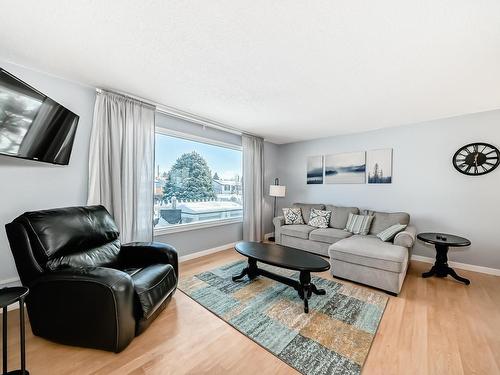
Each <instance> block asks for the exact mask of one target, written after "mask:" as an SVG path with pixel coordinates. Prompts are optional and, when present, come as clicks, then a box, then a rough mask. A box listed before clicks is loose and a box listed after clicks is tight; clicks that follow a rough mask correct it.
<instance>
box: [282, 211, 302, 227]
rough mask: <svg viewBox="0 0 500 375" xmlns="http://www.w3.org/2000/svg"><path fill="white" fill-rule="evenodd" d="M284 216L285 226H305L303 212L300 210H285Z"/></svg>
mask: <svg viewBox="0 0 500 375" xmlns="http://www.w3.org/2000/svg"><path fill="white" fill-rule="evenodd" d="M283 216H284V217H285V224H286V225H290V224H304V219H303V218H302V210H301V209H300V208H283Z"/></svg>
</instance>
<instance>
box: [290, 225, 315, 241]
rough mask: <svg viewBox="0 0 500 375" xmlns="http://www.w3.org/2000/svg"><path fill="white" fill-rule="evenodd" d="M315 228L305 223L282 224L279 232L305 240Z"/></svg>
mask: <svg viewBox="0 0 500 375" xmlns="http://www.w3.org/2000/svg"><path fill="white" fill-rule="evenodd" d="M314 229H317V228H315V227H310V226H309V225H305V224H292V225H283V226H282V227H281V234H282V235H285V236H290V237H297V238H303V239H305V240H307V239H309V233H311V231H313V230H314Z"/></svg>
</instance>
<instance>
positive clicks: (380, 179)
mask: <svg viewBox="0 0 500 375" xmlns="http://www.w3.org/2000/svg"><path fill="white" fill-rule="evenodd" d="M366 167H367V170H368V183H369V184H390V183H392V148H385V149H382V150H371V151H368V152H367V153H366Z"/></svg>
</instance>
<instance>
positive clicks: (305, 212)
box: [293, 203, 325, 224]
mask: <svg viewBox="0 0 500 375" xmlns="http://www.w3.org/2000/svg"><path fill="white" fill-rule="evenodd" d="M293 207H296V208H300V209H301V210H302V218H303V219H304V223H306V224H309V216H311V209H312V208H315V209H317V210H324V209H325V205H324V204H311V203H294V204H293Z"/></svg>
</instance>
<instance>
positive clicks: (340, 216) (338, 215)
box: [326, 204, 359, 229]
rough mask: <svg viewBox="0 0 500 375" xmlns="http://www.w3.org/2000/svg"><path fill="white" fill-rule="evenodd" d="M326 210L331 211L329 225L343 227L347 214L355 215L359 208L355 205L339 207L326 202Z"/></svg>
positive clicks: (336, 227) (337, 227)
mask: <svg viewBox="0 0 500 375" xmlns="http://www.w3.org/2000/svg"><path fill="white" fill-rule="evenodd" d="M326 210H327V211H332V214H331V216H330V225H329V226H330V227H331V228H335V229H344V228H345V226H346V224H347V219H348V218H349V214H354V215H357V214H358V213H359V208H357V207H340V206H334V205H332V204H327V205H326Z"/></svg>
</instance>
